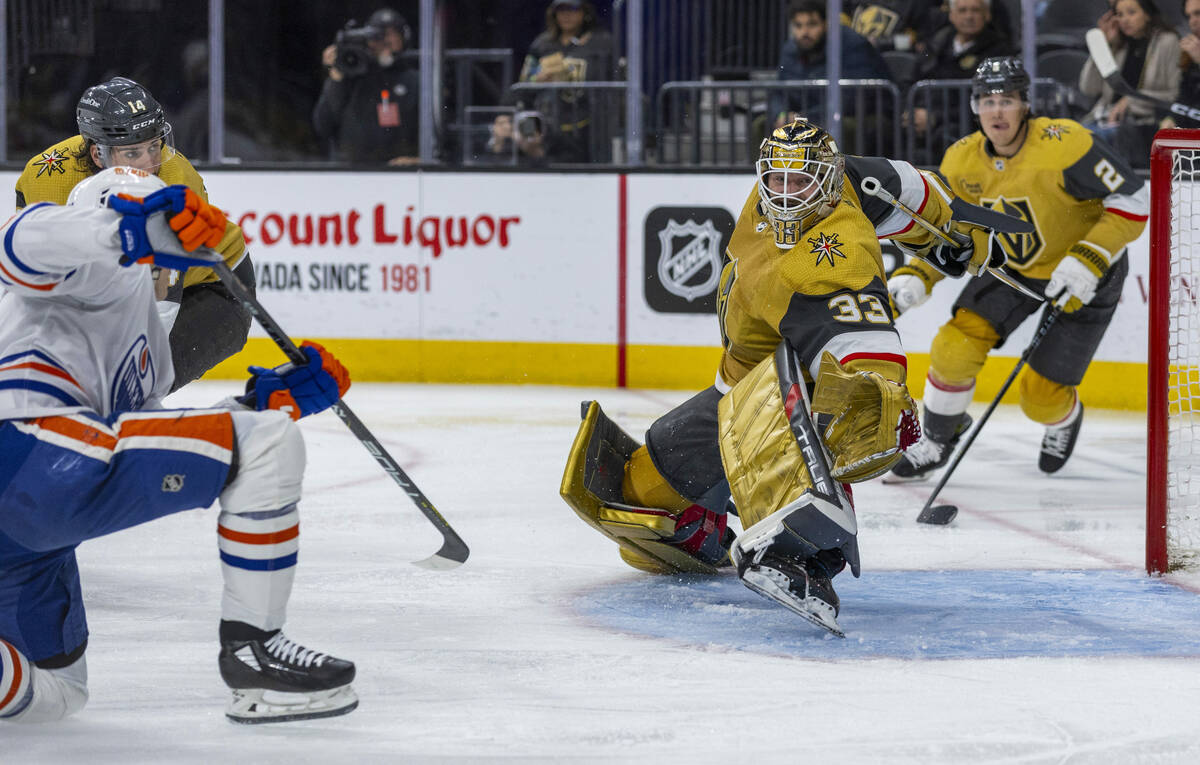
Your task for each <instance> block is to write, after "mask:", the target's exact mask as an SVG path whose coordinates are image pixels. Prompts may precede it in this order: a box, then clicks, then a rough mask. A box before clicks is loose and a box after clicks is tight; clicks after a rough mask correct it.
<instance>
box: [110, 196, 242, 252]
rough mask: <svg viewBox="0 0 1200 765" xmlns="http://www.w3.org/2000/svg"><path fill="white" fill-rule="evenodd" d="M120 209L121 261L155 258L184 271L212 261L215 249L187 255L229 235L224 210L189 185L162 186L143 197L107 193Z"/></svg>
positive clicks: (112, 205) (111, 202) (210, 245)
mask: <svg viewBox="0 0 1200 765" xmlns="http://www.w3.org/2000/svg"><path fill="white" fill-rule="evenodd" d="M108 206H109V207H110V208H112V209H113V210H116V211H117V212H119V213H120V214H121V216H122V217H121V223H120V227H119V233H120V238H121V252H122V256H121V265H123V266H131V265H133V264H134V263H153V264H154V265H158V266H164V267H166V268H173V269H175V270H177V271H184V270H186V269H188V268H189V267H191V266H203V265H208V264H209V263H211V262H212V259H213V257H215V256H214V255H213V254H211V253H204V254H199V255H195V256H192V255H189V253H192V252H195V250H196V249H197V248H199V247H200V246H201V245H204V246H206V247H215V246H216V245H217V244H219V243H220V241H221V238H222V237H223V236H224V235H225V226H226V219H225V214H224V213H222V212H221V211H220V210H218V209H217V208H215V207H212V206H211V205H209V204H208V203H207V202H205V201H204V200H203V199H201V198H200V196H199V195H198V194H196V192H194V191H192V190H191V189H189V188H188V187H187V186H183V185H175V186H168V187H166V188H165V189H159V190H158V191H155V192H154V193H153V194H149V195H148V196H146V197H145V198H144V199H139V198H137V197H131V196H127V195H123V194H118V195H114V196H111V197H109V198H108Z"/></svg>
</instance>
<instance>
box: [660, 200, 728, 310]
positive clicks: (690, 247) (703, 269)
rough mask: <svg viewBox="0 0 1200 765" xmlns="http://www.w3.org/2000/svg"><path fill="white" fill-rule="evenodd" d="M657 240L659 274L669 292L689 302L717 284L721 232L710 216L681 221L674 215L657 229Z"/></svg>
mask: <svg viewBox="0 0 1200 765" xmlns="http://www.w3.org/2000/svg"><path fill="white" fill-rule="evenodd" d="M677 242H678V244H677ZM658 243H659V246H660V249H659V252H658V278H659V280H660V281H661V282H662V285H663V287H665V288H666V290H667V292H670V293H671V294H672V295H678V296H679V297H681V298H683V299H684V300H687V301H688V302H689V303H690V302H692V301H693V300H695V299H696V298H698V297H702V296H704V295H707V294H709V293H710V292H712V291H713V288H714V287H716V286H717V280H718V279H720V278H721V234H720V233H719V232H718V231H717V227H716V226H715V225H713V222H712V221H711V220H705V221H704V223H696V222H695V221H693V220H688V221H687V222H686V223H679V222H677V221H676V220H675V219H673V218H672V219H670V220H668V221H667V225H666V226H665V227H664V228H663V229H662V230H661V231H659V232H658Z"/></svg>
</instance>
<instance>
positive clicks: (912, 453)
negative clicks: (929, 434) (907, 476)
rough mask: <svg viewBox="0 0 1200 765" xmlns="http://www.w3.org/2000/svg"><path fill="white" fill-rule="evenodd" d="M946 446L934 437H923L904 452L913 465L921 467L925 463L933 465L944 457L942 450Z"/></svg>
mask: <svg viewBox="0 0 1200 765" xmlns="http://www.w3.org/2000/svg"><path fill="white" fill-rule="evenodd" d="M945 448H946V445H945V444H942V443H940V442H938V441H934V440H933V439H932V438H922V439H921V440H920V441H918V442H916V443H915V444H913V445H912V446H910V447H908V450H907V451H906V452H904V456H905V458H906V459H907V460H908V462H909V464H911V465H912V466H913V467H916V468H920V467H924V466H925V465H932V464H933V463H935V462H937V461H938V460H940V459H941V458H942V450H943V449H945Z"/></svg>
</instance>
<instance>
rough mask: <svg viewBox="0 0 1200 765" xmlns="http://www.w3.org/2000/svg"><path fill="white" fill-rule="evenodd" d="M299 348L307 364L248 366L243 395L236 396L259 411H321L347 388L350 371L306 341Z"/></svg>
mask: <svg viewBox="0 0 1200 765" xmlns="http://www.w3.org/2000/svg"><path fill="white" fill-rule="evenodd" d="M300 350H301V351H303V352H304V355H305V356H307V357H308V363H307V364H301V365H296V364H291V363H288V364H284V365H282V366H278V367H275V368H274V369H267V368H265V367H250V368H249V370H248V371H249V372H250V374H251V375H253V376H252V377H251V378H250V379H249V380H248V381H247V382H246V395H245V396H242V397H241V398H240V399H239V400H240V401H241V402H242V404H244V405H245V406H248V407H252V408H254V409H257V410H259V411H262V410H263V409H278V410H280V411H283V412H287V413H288V415H289V416H290V417H291V418H292V419H293V420H298V419H300V418H301V417H307V416H308V415H310V414H316V413H317V412H323V411H325V410H326V409H328V408H329V407H331V406H333V405H334V404H335V403H336V402H337V401H338V399H340V398H341V397H342V396H343V395H344V394H345V393H346V391H347V390H349V389H350V373H349V372H347V371H346V368H345V367H344V366H342V363H341V362H340V361H338V360H337V359H336V358H335V357H334V355H333V354H332V353H330V352H329V351H327V350H325V349H324V348H323V347H321V346H320V345H318V344H317V343H312V342H308V341H305V342H304V343H302V344H301V345H300Z"/></svg>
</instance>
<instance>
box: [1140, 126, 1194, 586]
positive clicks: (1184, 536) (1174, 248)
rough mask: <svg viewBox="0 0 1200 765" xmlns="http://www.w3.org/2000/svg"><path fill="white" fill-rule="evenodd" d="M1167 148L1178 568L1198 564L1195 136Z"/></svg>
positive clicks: (1169, 503) (1170, 437)
mask: <svg viewBox="0 0 1200 765" xmlns="http://www.w3.org/2000/svg"><path fill="white" fill-rule="evenodd" d="M1172 154H1173V156H1172V159H1171V192H1170V205H1171V227H1170V246H1169V254H1170V257H1169V258H1163V257H1162V255H1163V253H1161V252H1160V253H1158V254H1157V255H1156V257H1157V258H1158V260H1157V263H1156V265H1157V267H1159V268H1164V267H1166V268H1169V271H1168V274H1169V280H1168V282H1167V295H1166V296H1165V302H1166V303H1167V305H1168V313H1169V317H1170V318H1169V322H1168V327H1167V335H1166V345H1167V359H1166V362H1167V368H1166V378H1167V402H1166V403H1167V407H1166V409H1167V412H1166V415H1167V421H1166V423H1165V434H1166V439H1167V460H1166V545H1167V558H1168V565H1169V567H1170V568H1172V569H1175V568H1194V567H1196V566H1197V565H1200V475H1197V468H1200V306H1198V304H1197V300H1198V298H1200V141H1198V142H1197V145H1196V146H1195V147H1194V148H1180V149H1176V150H1174V151H1173V152H1172ZM1158 203H1159V204H1161V203H1162V200H1159V201H1158ZM1153 430H1154V427H1153V426H1152V427H1151V437H1152V438H1154V437H1155V434H1154V432H1153ZM1158 437H1161V436H1158Z"/></svg>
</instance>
